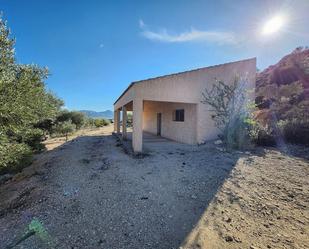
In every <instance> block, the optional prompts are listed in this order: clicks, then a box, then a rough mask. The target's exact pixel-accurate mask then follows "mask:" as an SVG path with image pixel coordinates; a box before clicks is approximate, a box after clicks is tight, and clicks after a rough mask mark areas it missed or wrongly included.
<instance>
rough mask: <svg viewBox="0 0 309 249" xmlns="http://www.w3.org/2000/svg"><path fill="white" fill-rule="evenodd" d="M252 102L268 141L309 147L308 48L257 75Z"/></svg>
mask: <svg viewBox="0 0 309 249" xmlns="http://www.w3.org/2000/svg"><path fill="white" fill-rule="evenodd" d="M255 102H256V104H257V106H258V109H259V110H258V111H257V112H256V113H255V115H256V118H257V119H258V120H259V123H260V124H262V125H263V126H264V127H266V128H267V129H266V130H265V132H266V133H267V134H268V135H269V136H268V138H267V139H268V140H269V138H271V137H276V136H277V137H283V139H284V140H286V141H289V142H292V143H301V144H308V145H309V48H296V49H295V50H294V51H293V52H292V53H290V54H288V55H286V56H284V57H283V58H282V59H281V60H280V61H279V62H278V63H277V64H275V65H272V66H270V67H268V68H267V69H265V70H264V71H262V72H260V73H258V74H257V81H256V101H255ZM273 141H274V140H273ZM263 143H264V142H263Z"/></svg>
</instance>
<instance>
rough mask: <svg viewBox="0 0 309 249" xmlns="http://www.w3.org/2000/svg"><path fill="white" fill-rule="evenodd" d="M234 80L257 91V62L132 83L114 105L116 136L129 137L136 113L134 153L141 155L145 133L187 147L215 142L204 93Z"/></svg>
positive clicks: (252, 61)
mask: <svg viewBox="0 0 309 249" xmlns="http://www.w3.org/2000/svg"><path fill="white" fill-rule="evenodd" d="M235 77H239V78H240V79H242V80H245V84H246V89H254V88H255V77H256V59H255V58H252V59H247V60H242V61H237V62H231V63H226V64H222V65H217V66H211V67H205V68H200V69H195V70H191V71H186V72H181V73H176V74H171V75H166V76H161V77H157V78H152V79H147V80H141V81H137V82H133V83H131V84H130V85H129V87H128V88H127V89H126V90H125V91H124V92H123V93H122V94H121V96H120V97H119V98H118V99H117V100H116V102H115V103H114V129H115V132H117V133H122V136H123V138H126V137H127V130H126V125H125V124H126V122H127V111H133V133H132V145H133V149H134V151H135V152H141V151H142V148H143V131H146V132H150V133H152V134H155V135H159V136H162V137H166V138H169V139H172V140H175V141H178V142H182V143H188V144H198V143H203V142H205V141H207V140H211V139H214V138H216V137H217V135H218V133H219V131H218V129H217V128H216V127H215V124H214V122H213V120H212V118H211V112H210V110H209V109H210V107H209V106H207V105H206V104H203V103H201V101H202V99H203V98H202V92H203V91H204V90H205V89H208V90H209V89H211V87H212V84H216V80H221V81H224V82H225V83H226V84H229V83H231V82H233V81H234V80H235ZM252 92H253V91H252ZM120 114H122V118H121V116H120ZM121 120H122V121H121ZM120 121H121V122H120ZM120 123H123V124H124V125H122V126H121V125H120ZM121 127H122V129H121Z"/></svg>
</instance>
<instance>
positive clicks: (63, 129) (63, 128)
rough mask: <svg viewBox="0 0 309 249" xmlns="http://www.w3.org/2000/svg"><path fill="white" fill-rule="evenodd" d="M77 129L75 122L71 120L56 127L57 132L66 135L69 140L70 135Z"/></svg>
mask: <svg viewBox="0 0 309 249" xmlns="http://www.w3.org/2000/svg"><path fill="white" fill-rule="evenodd" d="M75 129H76V126H75V124H72V122H71V120H70V121H65V122H61V123H58V124H57V125H56V127H55V132H56V133H58V134H61V135H63V136H65V139H66V141H68V135H69V134H70V133H72V132H73V131H74V130H75Z"/></svg>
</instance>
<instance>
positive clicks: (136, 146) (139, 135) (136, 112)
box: [132, 99, 143, 153]
mask: <svg viewBox="0 0 309 249" xmlns="http://www.w3.org/2000/svg"><path fill="white" fill-rule="evenodd" d="M132 145H133V150H134V152H137V153H138V152H142V150H143V100H142V99H134V100H133V134H132Z"/></svg>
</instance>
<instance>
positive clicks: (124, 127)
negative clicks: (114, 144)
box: [122, 106, 127, 140]
mask: <svg viewBox="0 0 309 249" xmlns="http://www.w3.org/2000/svg"><path fill="white" fill-rule="evenodd" d="M122 138H123V139H124V140H126V139H127V108H126V107H125V106H123V107H122Z"/></svg>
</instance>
